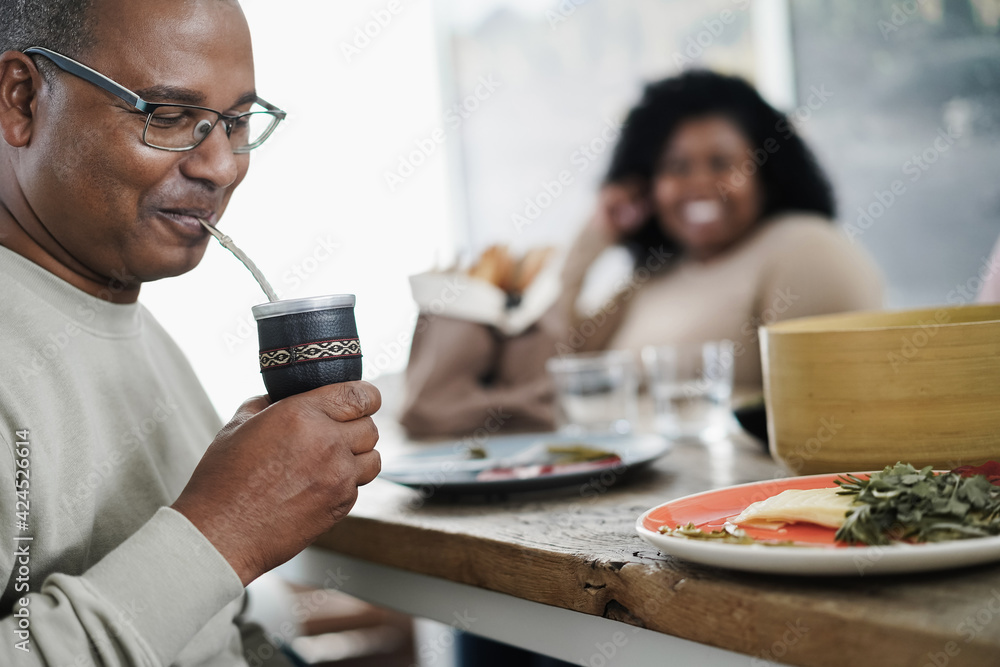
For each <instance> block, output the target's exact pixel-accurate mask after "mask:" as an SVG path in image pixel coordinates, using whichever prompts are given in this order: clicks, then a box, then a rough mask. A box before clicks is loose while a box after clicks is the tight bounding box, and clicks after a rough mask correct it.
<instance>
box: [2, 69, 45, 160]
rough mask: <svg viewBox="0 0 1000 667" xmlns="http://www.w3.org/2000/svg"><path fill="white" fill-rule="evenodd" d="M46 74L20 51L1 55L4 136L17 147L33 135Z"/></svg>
mask: <svg viewBox="0 0 1000 667" xmlns="http://www.w3.org/2000/svg"><path fill="white" fill-rule="evenodd" d="M41 87H42V74H41V72H39V71H38V68H37V67H35V63H34V62H32V60H31V58H30V57H28V56H26V55H24V54H23V53H21V52H20V51H6V52H4V53H2V54H0V136H2V137H3V139H4V141H6V142H7V143H8V144H9V145H11V146H14V147H21V146H27V145H28V141H29V139H30V138H31V129H32V121H33V120H34V118H35V105H36V104H37V100H38V92H39V91H40V90H41Z"/></svg>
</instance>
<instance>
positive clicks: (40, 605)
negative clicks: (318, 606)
mask: <svg viewBox="0 0 1000 667" xmlns="http://www.w3.org/2000/svg"><path fill="white" fill-rule="evenodd" d="M0 304H2V306H0V307H2V312H3V314H2V316H0V345H2V347H3V353H2V354H0V379H2V381H0V544H2V545H3V546H2V548H0V582H2V587H3V595H2V598H0V637H2V638H3V639H2V641H0V665H4V666H7V665H10V666H11V667H20V666H22V665H24V666H28V665H31V666H35V665H57V666H59V667H63V666H65V667H71V666H76V665H98V666H101V665H122V666H125V665H128V666H132V665H192V666H193V665H213V666H216V665H218V666H222V665H226V666H229V665H243V664H246V663H245V661H244V660H243V658H242V656H241V653H242V652H243V647H242V644H241V639H240V629H239V628H238V627H237V626H236V625H235V624H234V617H235V616H236V615H237V613H238V612H239V610H240V607H241V603H242V597H243V586H242V584H241V582H240V579H239V577H238V576H237V575H236V573H235V572H234V571H233V569H232V568H231V567H230V566H229V564H228V563H227V562H226V560H225V559H224V558H223V557H222V556H221V555H220V554H219V553H218V552H217V551H216V550H215V548H214V547H213V546H212V544H211V543H209V542H208V540H206V539H205V538H204V536H202V534H201V533H200V532H199V531H198V530H197V529H196V528H195V527H194V526H193V525H192V524H191V523H190V522H189V521H188V520H187V519H186V518H185V517H184V516H182V515H181V514H179V513H178V512H175V511H174V510H172V509H169V508H168V507H167V506H168V505H169V504H170V503H172V502H173V501H174V499H175V498H176V497H177V495H178V494H179V493H180V491H181V490H182V489H183V487H184V485H185V484H186V482H187V480H188V478H189V477H190V475H191V472H192V471H193V470H194V467H195V464H196V463H197V462H198V460H199V459H200V457H201V455H202V453H203V452H204V450H205V448H206V447H207V446H208V444H209V443H210V442H211V441H212V439H213V438H214V437H215V434H216V432H217V431H218V429H219V428H220V423H219V419H218V416H217V415H216V413H215V412H214V410H213V409H212V407H211V404H210V403H209V400H208V397H207V396H206V395H205V393H204V391H203V390H202V388H201V385H200V384H199V383H198V381H197V379H196V378H195V376H194V373H193V372H192V370H191V367H190V366H189V365H188V362H187V361H186V359H185V358H184V356H183V354H182V353H181V351H180V350H179V349H178V348H177V346H176V345H175V344H174V343H173V341H172V340H171V339H170V338H169V336H168V335H167V334H166V332H164V331H163V329H162V328H161V327H160V326H159V325H158V324H157V323H156V321H155V320H154V319H153V317H152V316H151V315H150V314H149V312H148V311H147V310H146V309H145V308H144V307H143V306H141V305H140V304H137V303H136V304H129V305H115V304H110V303H107V302H105V301H101V300H99V299H96V298H94V297H91V296H89V295H87V294H85V293H83V292H81V291H79V290H77V289H76V288H74V287H72V286H70V285H69V284H68V283H65V282H63V281H62V280H60V279H59V278H56V277H55V276H53V275H52V274H50V273H48V272H47V271H45V270H43V269H41V268H40V267H38V266H36V265H35V264H33V263H31V262H30V261H28V260H26V259H24V258H23V257H21V256H20V255H17V254H15V253H13V252H11V251H10V250H7V249H6V248H2V247H0ZM24 430H27V433H26V434H25V433H24V432H23V431H24ZM19 431H20V432H21V433H20V435H19V434H18V432H19ZM25 435H26V436H27V437H26V438H24V437H23V436H25ZM18 442H27V443H28V445H27V446H25V445H18V444H17V443H18ZM25 453H27V457H23V456H19V455H23V454H25ZM19 460H22V461H27V464H26V466H27V467H26V468H25V464H21V465H20V466H19V465H18V463H17V462H18V461H19ZM16 470H17V471H20V470H26V471H27V472H26V474H21V473H19V474H17V475H15V471H16ZM25 479H26V480H27V481H28V482H29V484H24V485H23V488H24V489H26V490H27V493H26V494H25V493H23V490H22V487H21V486H19V487H18V488H17V489H16V488H15V486H14V485H15V480H17V482H18V484H19V485H21V484H22V483H23V480H25ZM18 490H22V495H21V496H18V495H16V493H17V491H18ZM18 501H21V502H24V501H27V503H29V504H28V505H27V506H28V512H27V514H25V515H22V517H17V519H16V514H15V511H16V510H23V508H24V507H25V505H20V506H19V505H18V504H17V503H18ZM22 518H23V519H25V523H26V524H27V528H26V529H24V528H19V527H18V526H17V525H16V521H20V520H21V519H22ZM18 538H21V539H18ZM27 538H31V539H27ZM25 551H26V552H27V553H25ZM25 618H27V621H25V620H24V619H25ZM25 623H26V624H27V626H28V629H27V632H28V633H29V634H28V635H17V634H16V630H18V629H19V627H20V628H23V627H24V625H25ZM23 639H27V640H28V641H27V642H26V643H22V640H23ZM22 649H26V650H22Z"/></svg>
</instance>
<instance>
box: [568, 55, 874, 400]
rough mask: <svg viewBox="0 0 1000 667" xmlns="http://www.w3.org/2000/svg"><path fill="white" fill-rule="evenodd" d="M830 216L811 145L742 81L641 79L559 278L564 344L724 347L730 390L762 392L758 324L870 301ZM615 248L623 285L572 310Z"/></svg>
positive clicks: (869, 286)
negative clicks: (729, 344) (601, 301)
mask: <svg viewBox="0 0 1000 667" xmlns="http://www.w3.org/2000/svg"><path fill="white" fill-rule="evenodd" d="M834 214H835V205H834V199H833V194H832V192H831V188H830V185H829V182H828V181H827V179H826V177H825V176H824V175H823V173H822V171H821V169H820V167H819V166H818V165H817V163H816V161H815V159H814V158H813V156H812V154H811V153H810V151H809V149H808V148H807V147H806V145H805V143H804V142H803V141H802V139H801V138H800V137H799V135H798V133H797V132H796V130H795V128H794V127H792V126H791V125H790V123H789V121H788V120H787V119H786V118H785V116H784V115H782V114H781V113H779V112H778V111H776V110H775V109H774V108H773V107H771V106H770V105H769V104H768V103H767V102H765V101H764V100H763V98H762V97H761V96H760V95H759V94H758V93H757V91H756V90H755V89H754V88H753V87H752V86H750V85H749V84H748V83H746V82H745V81H743V80H742V79H739V78H735V77H729V76H723V75H720V74H715V73H712V72H706V71H696V72H689V73H686V74H682V75H680V76H678V77H674V78H670V79H665V80H663V81H659V82H657V83H653V84H650V85H649V86H647V88H646V89H645V92H644V94H643V96H642V99H641V100H640V101H639V103H638V105H636V106H635V108H633V109H632V110H631V112H630V113H629V114H628V117H627V119H626V121H625V123H624V126H623V129H622V135H621V138H620V140H619V143H618V145H617V146H616V148H615V151H614V154H613V157H612V161H611V166H610V168H609V171H608V175H607V177H606V180H605V185H604V187H603V188H602V190H601V192H600V196H599V202H598V206H597V209H596V211H595V213H594V215H593V217H592V219H591V220H590V222H589V224H587V225H586V227H585V228H584V229H583V231H582V233H581V234H580V236H579V237H578V238H577V240H576V243H575V244H574V246H573V249H572V251H571V253H570V255H569V258H568V261H567V264H566V267H565V269H564V272H563V281H564V288H565V292H564V295H563V298H562V300H561V307H562V308H563V317H564V320H565V322H566V327H567V331H568V333H567V341H566V342H567V347H563V350H564V351H566V350H572V351H578V352H582V351H590V350H599V349H626V350H633V351H636V352H638V351H639V350H640V349H641V348H642V347H643V346H644V345H649V344H654V345H659V344H672V343H682V342H699V341H709V340H720V339H729V340H732V341H734V342H735V343H736V360H735V378H736V380H735V381H736V384H737V386H740V387H743V388H744V389H748V390H759V389H760V386H761V367H760V351H759V347H758V341H757V327H758V326H759V325H761V324H767V323H769V322H773V321H776V320H782V319H788V318H791V317H799V316H804V315H817V314H821V313H832V312H837V311H847V310H859V309H869V308H878V307H880V306H881V303H882V279H881V276H880V274H879V272H878V271H877V269H876V268H875V266H874V264H873V262H872V261H871V260H870V259H869V257H868V256H867V254H866V253H864V252H863V251H862V250H861V249H860V248H859V247H857V246H854V245H852V244H851V243H850V242H849V241H848V240H847V239H846V238H845V237H844V236H843V235H842V234H841V233H840V232H839V231H838V230H837V228H836V227H835V226H834V225H833V224H832V221H833V217H834ZM614 244H620V245H622V246H624V247H625V248H627V249H628V250H629V252H630V253H631V255H632V258H633V259H634V272H633V275H632V280H631V282H629V283H628V285H627V286H626V287H625V289H623V290H622V291H621V292H619V293H618V294H617V295H616V296H615V297H614V298H613V299H612V300H611V301H610V302H608V303H606V304H605V305H604V306H603V307H602V308H600V309H599V310H598V311H597V312H596V313H590V314H586V315H585V314H581V313H578V312H577V311H576V302H577V297H578V296H579V293H580V291H581V286H582V284H583V281H584V277H585V276H586V274H587V271H588V269H589V268H590V266H591V264H592V263H593V261H594V260H595V259H596V258H597V257H598V256H599V255H600V254H601V253H602V252H603V251H604V250H605V249H607V248H608V247H609V246H611V245H614Z"/></svg>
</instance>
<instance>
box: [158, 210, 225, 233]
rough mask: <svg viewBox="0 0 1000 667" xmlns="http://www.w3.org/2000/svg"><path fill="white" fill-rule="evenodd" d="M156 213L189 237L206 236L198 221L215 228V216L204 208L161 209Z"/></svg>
mask: <svg viewBox="0 0 1000 667" xmlns="http://www.w3.org/2000/svg"><path fill="white" fill-rule="evenodd" d="M157 213H158V214H159V215H160V216H161V217H163V218H166V219H167V220H170V221H171V222H173V223H175V224H176V225H177V226H178V227H179V228H180V229H182V230H183V231H185V232H187V235H189V236H204V235H206V234H208V232H207V231H205V228H204V227H202V226H201V222H199V219H202V220H204V221H205V222H207V223H208V224H210V225H212V226H215V223H216V217H217V216H216V215H215V212H214V211H213V210H211V209H205V208H161V209H157Z"/></svg>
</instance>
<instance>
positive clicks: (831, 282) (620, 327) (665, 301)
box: [563, 214, 882, 392]
mask: <svg viewBox="0 0 1000 667" xmlns="http://www.w3.org/2000/svg"><path fill="white" fill-rule="evenodd" d="M751 234H752V235H751V236H750V237H749V238H747V239H744V240H743V241H742V242H741V243H739V244H738V245H736V246H735V247H734V248H732V249H730V250H728V251H727V252H725V253H724V254H722V255H720V256H717V257H713V258H712V259H710V260H708V261H704V262H701V261H696V260H692V259H680V260H678V261H677V263H676V264H674V265H673V266H670V268H668V269H666V270H665V271H660V272H657V273H654V274H652V275H651V274H650V272H648V271H645V270H644V269H639V270H637V271H636V272H635V274H634V275H633V278H632V282H630V283H628V284H627V285H625V286H624V288H623V289H622V290H621V291H620V292H619V293H618V294H617V296H616V297H615V298H614V299H613V300H612V301H611V302H609V303H608V304H605V306H604V307H603V308H601V309H600V310H598V311H597V312H596V313H590V314H587V315H583V314H579V313H575V314H574V315H572V316H568V317H569V318H570V320H571V321H572V324H571V326H570V333H569V340H568V342H569V344H570V346H571V347H573V348H575V349H577V350H579V351H588V350H597V349H620V350H632V351H633V352H635V353H636V354H638V353H639V351H640V350H641V349H642V347H643V346H645V345H666V344H671V343H681V342H699V341H709V340H721V339H729V340H732V341H734V342H735V343H736V354H737V360H736V368H735V376H736V380H735V382H736V385H737V386H739V387H740V388H742V389H743V390H745V391H746V392H754V391H760V388H761V382H762V380H761V368H760V346H759V343H758V337H757V327H758V326H760V325H761V324H768V323H770V322H774V321H778V320H786V319H790V318H793V317H803V316H807V315H819V314H822V313H835V312H839V311H849V310H865V309H872V308H879V307H881V305H882V278H881V275H880V273H879V271H878V270H877V268H876V267H875V265H874V263H873V262H872V260H871V259H870V258H869V257H868V255H867V254H866V253H865V252H863V251H862V250H861V249H860V248H859V247H858V246H855V245H852V244H851V243H850V242H849V241H848V240H847V238H845V237H844V236H843V234H841V233H840V231H839V230H838V229H837V227H836V226H834V225H833V224H831V223H830V222H829V221H828V220H825V219H823V218H821V217H818V216H814V215H805V214H799V215H784V216H781V217H779V218H775V219H772V220H770V221H765V222H764V223H762V224H761V225H760V226H759V227H757V228H756V229H754V230H753V231H752V232H751ZM607 246H608V240H607V239H606V238H602V237H601V236H600V235H599V234H598V233H597V232H596V231H594V230H593V229H592V228H590V227H588V228H587V229H585V230H584V231H583V233H582V234H581V235H580V237H579V238H578V239H577V242H576V244H575V245H574V248H573V250H572V251H571V253H570V256H569V259H568V261H567V264H566V268H565V270H564V274H563V277H564V284H565V285H566V292H565V293H564V296H563V307H564V308H566V309H572V308H573V305H574V304H575V303H576V300H577V297H578V296H579V293H580V287H581V285H582V283H583V279H584V276H585V275H586V272H587V270H588V269H589V267H590V266H591V264H592V263H593V261H594V259H596V257H597V256H598V255H599V254H600V253H601V252H603V251H604V250H605V249H606V248H607ZM653 261H654V262H656V261H658V260H656V258H655V257H654V260H653Z"/></svg>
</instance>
